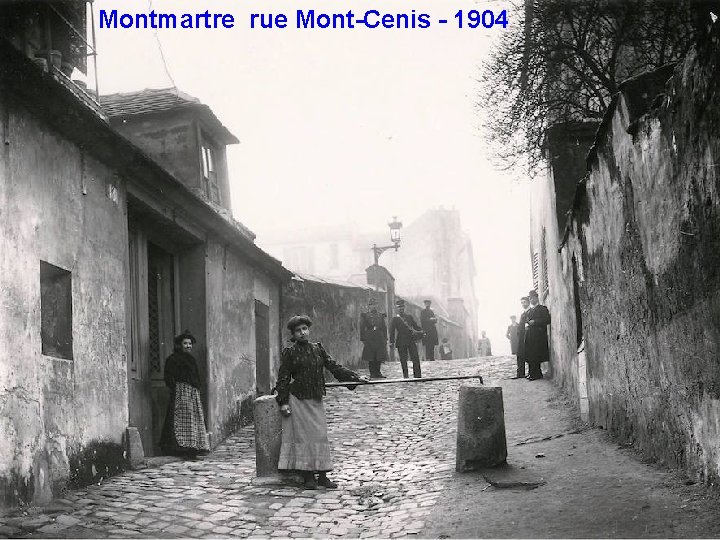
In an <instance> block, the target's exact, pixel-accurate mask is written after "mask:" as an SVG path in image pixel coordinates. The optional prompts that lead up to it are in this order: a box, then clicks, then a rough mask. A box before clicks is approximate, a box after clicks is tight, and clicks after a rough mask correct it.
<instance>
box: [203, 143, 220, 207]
mask: <svg viewBox="0 0 720 540" xmlns="http://www.w3.org/2000/svg"><path fill="white" fill-rule="evenodd" d="M201 141H202V142H201V145H200V157H201V160H202V175H203V182H204V184H205V185H204V187H205V194H206V195H207V197H208V199H210V200H211V201H212V202H214V203H218V204H220V189H219V188H218V178H217V159H216V152H215V147H214V146H213V145H212V144H211V143H210V142H209V139H208V138H207V137H206V136H205V134H202V136H201Z"/></svg>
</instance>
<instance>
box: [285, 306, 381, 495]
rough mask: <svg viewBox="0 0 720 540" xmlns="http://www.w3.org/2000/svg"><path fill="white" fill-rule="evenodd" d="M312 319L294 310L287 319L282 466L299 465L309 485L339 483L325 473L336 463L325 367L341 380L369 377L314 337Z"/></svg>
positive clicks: (353, 380)
mask: <svg viewBox="0 0 720 540" xmlns="http://www.w3.org/2000/svg"><path fill="white" fill-rule="evenodd" d="M311 325H312V321H311V320H310V319H309V318H308V317H305V316H295V317H293V318H291V319H290V321H289V322H288V324H287V327H288V330H290V333H291V334H292V337H291V341H292V342H293V345H292V346H290V347H286V348H285V349H283V352H282V355H281V357H280V368H279V370H278V381H277V385H276V389H277V393H278V395H277V398H276V399H277V402H278V404H279V405H280V412H281V413H282V415H283V419H282V443H281V446H280V460H279V462H278V469H280V470H291V471H301V472H302V473H303V479H304V485H305V488H306V489H317V487H318V485H320V486H323V487H326V488H336V487H337V484H336V483H335V482H333V481H332V480H330V479H329V478H328V477H327V472H328V471H330V470H332V468H333V467H332V457H331V455H330V442H329V441H328V435H327V418H326V416H325V406H324V405H323V396H324V395H325V373H324V371H323V370H324V369H327V370H328V371H330V373H332V374H333V375H334V376H335V378H336V379H337V380H339V381H341V382H346V381H348V382H349V381H352V382H367V381H368V379H367V377H361V376H359V375H358V374H357V373H355V372H354V371H351V370H349V369H347V368H344V367H343V366H341V365H340V364H338V363H337V362H335V361H334V360H333V359H332V358H331V357H330V355H329V354H328V353H327V351H325V349H324V348H323V346H322V344H320V343H311V342H310V341H309V337H310V330H309V329H310V326H311ZM315 474H317V479H316V477H315Z"/></svg>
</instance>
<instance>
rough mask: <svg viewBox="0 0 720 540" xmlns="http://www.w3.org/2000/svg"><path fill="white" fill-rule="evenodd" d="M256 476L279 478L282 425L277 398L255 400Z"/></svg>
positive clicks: (263, 397) (268, 397) (262, 397)
mask: <svg viewBox="0 0 720 540" xmlns="http://www.w3.org/2000/svg"><path fill="white" fill-rule="evenodd" d="M253 414H254V417H255V476H257V477H258V478H260V477H274V478H277V477H278V460H279V459H280V442H281V437H282V424H281V419H280V407H279V406H278V404H277V402H276V401H275V396H260V397H259V398H257V399H256V400H255V404H254V411H253Z"/></svg>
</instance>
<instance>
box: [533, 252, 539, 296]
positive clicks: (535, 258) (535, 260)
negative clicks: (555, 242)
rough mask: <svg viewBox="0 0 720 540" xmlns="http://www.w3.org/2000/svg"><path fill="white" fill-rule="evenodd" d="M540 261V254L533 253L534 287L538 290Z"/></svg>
mask: <svg viewBox="0 0 720 540" xmlns="http://www.w3.org/2000/svg"><path fill="white" fill-rule="evenodd" d="M539 264H540V263H539V261H538V254H537V252H536V253H533V256H532V276H533V289H535V290H536V291H537V290H538V286H539V285H540V280H539V278H538V272H539V268H538V266H539Z"/></svg>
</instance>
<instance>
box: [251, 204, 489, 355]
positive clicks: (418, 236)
mask: <svg viewBox="0 0 720 540" xmlns="http://www.w3.org/2000/svg"><path fill="white" fill-rule="evenodd" d="M388 236H389V233H379V234H363V233H359V232H357V228H356V227H354V226H351V225H348V226H344V227H337V228H335V229H333V230H331V231H328V230H320V229H317V230H313V229H312V228H306V229H303V230H297V229H296V230H292V231H291V230H288V231H282V232H278V233H276V234H275V236H270V235H269V236H266V237H265V238H264V239H263V247H264V248H265V249H267V250H268V252H269V253H271V254H272V255H274V256H275V257H277V258H279V259H280V260H281V261H282V262H283V265H284V266H286V267H287V268H289V269H290V270H293V271H296V272H304V273H310V274H314V275H316V276H321V277H326V278H331V279H341V280H346V281H351V282H354V283H357V284H362V283H366V281H365V279H366V278H365V269H366V268H367V267H369V266H370V265H372V264H373V253H372V250H371V247H372V245H373V243H376V244H378V245H387V244H388V240H389V239H388ZM380 264H381V265H382V266H384V267H386V268H387V269H388V270H389V272H390V273H391V274H392V276H393V277H394V278H395V287H396V293H397V295H398V296H402V297H403V298H406V299H410V300H413V301H414V302H415V303H417V304H419V305H422V301H423V300H424V299H425V298H429V299H431V300H433V307H434V308H435V309H436V310H440V312H441V313H443V314H444V316H446V317H448V318H450V319H451V320H453V321H454V322H457V323H459V324H461V325H462V326H464V327H465V328H466V332H467V338H468V339H467V344H464V345H462V346H461V345H460V344H455V343H454V344H453V348H454V349H453V350H454V351H455V353H456V356H457V357H459V356H460V355H463V351H467V353H468V354H469V353H470V351H473V350H474V343H475V342H476V341H477V299H476V295H475V283H474V280H475V262H474V254H473V249H472V242H471V241H470V238H469V237H468V236H467V235H466V234H465V233H464V232H463V231H462V227H461V222H460V212H459V211H458V210H455V209H444V208H435V209H431V210H427V211H426V212H425V213H424V214H422V215H421V216H420V217H419V218H418V219H417V220H415V221H414V222H412V223H410V224H406V225H405V226H404V227H403V229H402V243H401V247H400V249H399V250H398V251H397V252H396V251H394V250H389V251H386V252H385V253H384V254H383V255H382V256H381V258H380ZM441 337H442V336H441ZM463 347H465V348H463Z"/></svg>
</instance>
